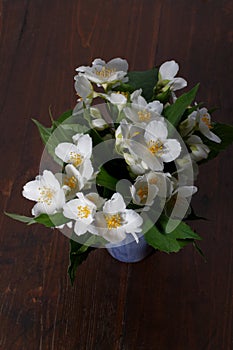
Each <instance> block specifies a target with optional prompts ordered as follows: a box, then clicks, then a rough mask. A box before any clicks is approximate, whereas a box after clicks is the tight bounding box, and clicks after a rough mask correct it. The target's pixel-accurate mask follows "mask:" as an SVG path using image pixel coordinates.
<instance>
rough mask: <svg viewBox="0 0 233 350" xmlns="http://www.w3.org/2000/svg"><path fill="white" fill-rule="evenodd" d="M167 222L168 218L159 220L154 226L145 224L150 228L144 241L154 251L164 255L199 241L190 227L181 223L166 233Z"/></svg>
mask: <svg viewBox="0 0 233 350" xmlns="http://www.w3.org/2000/svg"><path fill="white" fill-rule="evenodd" d="M167 222H168V218H162V219H160V220H159V222H158V224H157V225H156V226H155V225H154V226H153V225H151V222H147V224H150V226H151V228H150V229H149V230H148V231H147V232H146V234H145V239H146V241H147V243H148V244H149V245H151V246H152V247H154V248H155V249H158V250H160V251H163V252H166V253H172V252H178V251H179V250H180V249H181V248H183V247H184V246H185V245H186V244H188V243H190V242H193V241H194V240H200V239H201V237H200V236H199V235H198V234H196V233H195V232H194V231H193V230H192V229H191V227H190V226H188V225H187V224H186V223H184V222H182V221H181V222H180V223H179V224H178V226H177V227H176V228H175V229H174V230H173V231H172V232H170V233H166V226H167ZM177 223H178V222H177Z"/></svg>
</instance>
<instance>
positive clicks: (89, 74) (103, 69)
mask: <svg viewBox="0 0 233 350" xmlns="http://www.w3.org/2000/svg"><path fill="white" fill-rule="evenodd" d="M76 71H78V72H81V73H82V74H83V75H84V76H85V77H86V78H87V79H88V80H90V81H91V82H93V83H96V84H97V85H103V86H107V85H109V84H111V85H115V86H116V83H119V82H126V81H128V78H126V77H125V76H126V74H127V71H128V63H127V61H126V60H124V59H122V58H114V59H112V60H110V61H109V62H107V63H106V62H105V61H103V60H102V59H100V58H97V59H95V60H94V61H93V62H92V67H88V66H81V67H78V68H77V69H76Z"/></svg>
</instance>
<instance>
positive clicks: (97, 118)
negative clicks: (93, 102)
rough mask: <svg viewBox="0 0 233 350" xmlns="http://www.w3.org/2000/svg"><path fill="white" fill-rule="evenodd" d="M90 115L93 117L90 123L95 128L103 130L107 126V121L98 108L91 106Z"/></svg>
mask: <svg viewBox="0 0 233 350" xmlns="http://www.w3.org/2000/svg"><path fill="white" fill-rule="evenodd" d="M90 115H91V117H92V118H93V119H92V120H91V124H92V126H93V128H96V129H97V130H104V129H105V128H106V127H107V126H108V124H107V122H106V121H105V120H104V119H103V117H102V115H101V113H100V110H99V109H98V108H96V107H91V108H90Z"/></svg>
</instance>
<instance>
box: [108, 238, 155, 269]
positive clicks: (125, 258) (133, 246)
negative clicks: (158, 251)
mask: <svg viewBox="0 0 233 350" xmlns="http://www.w3.org/2000/svg"><path fill="white" fill-rule="evenodd" d="M106 248H107V251H108V252H109V254H110V255H111V256H112V257H113V258H115V259H116V260H119V261H122V262H126V263H134V262H138V261H141V260H143V259H145V258H146V257H147V256H148V255H150V254H151V253H152V252H153V251H154V248H152V247H151V246H150V245H149V244H147V242H146V240H145V238H144V236H141V237H140V238H139V242H138V243H137V242H136V241H135V240H134V241H132V242H130V243H127V238H126V239H125V240H124V241H123V242H122V245H120V246H117V245H115V246H114V244H109V245H108V246H107V247H106Z"/></svg>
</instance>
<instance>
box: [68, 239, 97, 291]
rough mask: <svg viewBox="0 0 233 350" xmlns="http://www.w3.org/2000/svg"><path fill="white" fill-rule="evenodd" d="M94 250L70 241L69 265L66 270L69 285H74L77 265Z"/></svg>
mask: <svg viewBox="0 0 233 350" xmlns="http://www.w3.org/2000/svg"><path fill="white" fill-rule="evenodd" d="M94 249H95V248H93V247H89V246H86V245H82V244H80V243H78V242H76V241H74V240H72V239H71V240H70V265H69V268H68V274H69V277H70V281H71V284H72V285H73V284H74V280H75V275H76V270H77V268H78V266H79V265H81V264H82V262H83V261H84V260H86V258H87V257H88V255H89V253H90V252H91V251H92V250H94Z"/></svg>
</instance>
